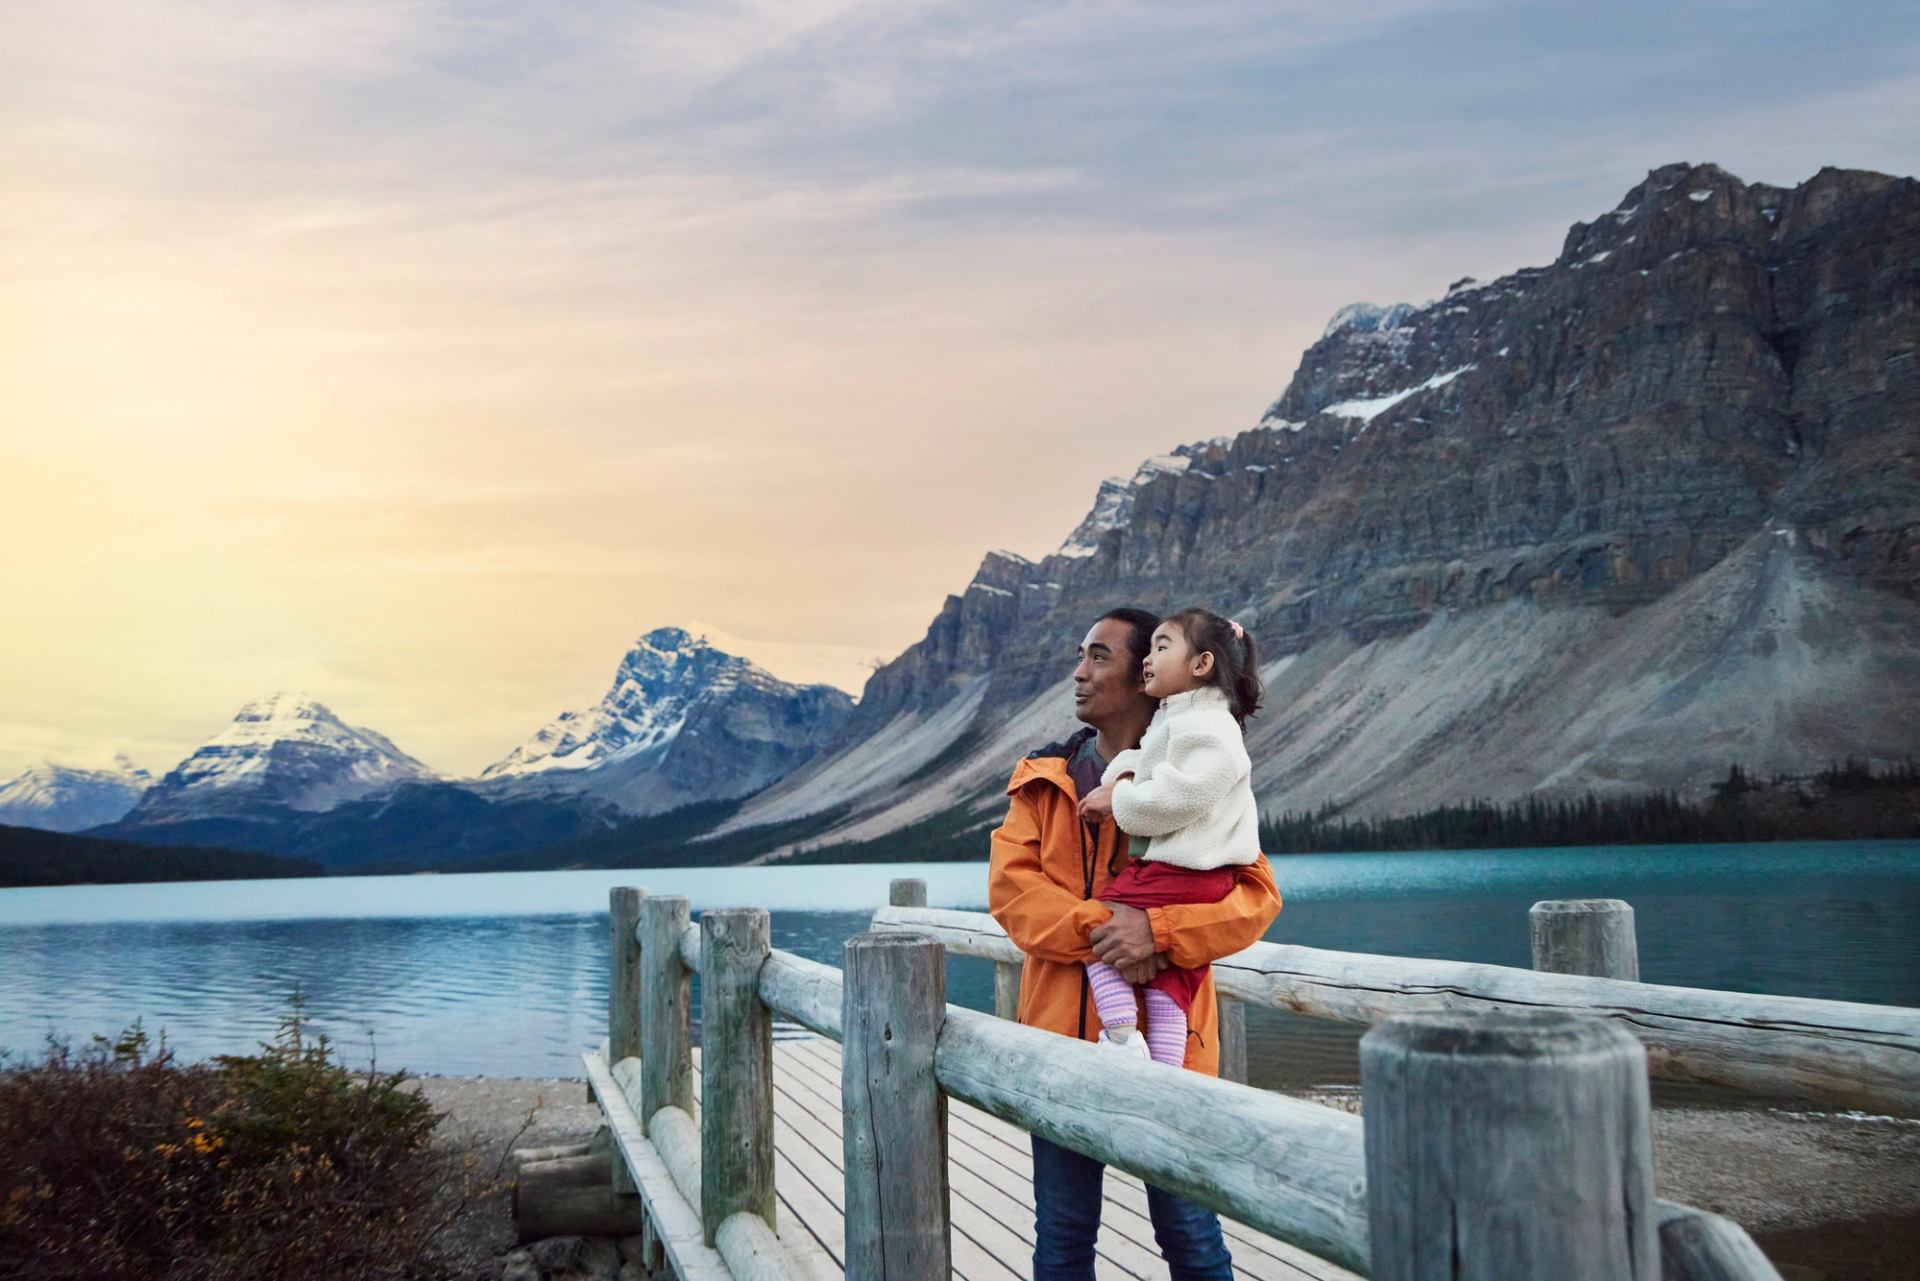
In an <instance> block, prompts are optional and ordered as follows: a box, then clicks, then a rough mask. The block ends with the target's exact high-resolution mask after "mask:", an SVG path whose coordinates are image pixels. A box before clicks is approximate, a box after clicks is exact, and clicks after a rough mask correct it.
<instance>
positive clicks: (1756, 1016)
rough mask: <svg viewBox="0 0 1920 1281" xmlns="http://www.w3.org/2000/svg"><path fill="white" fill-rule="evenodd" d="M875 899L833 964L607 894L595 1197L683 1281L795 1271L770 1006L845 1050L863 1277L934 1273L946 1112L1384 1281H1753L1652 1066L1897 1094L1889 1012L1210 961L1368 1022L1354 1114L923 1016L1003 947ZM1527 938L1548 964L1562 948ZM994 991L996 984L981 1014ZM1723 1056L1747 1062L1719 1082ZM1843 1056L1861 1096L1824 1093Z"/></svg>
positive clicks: (740, 915) (1904, 1063)
mask: <svg viewBox="0 0 1920 1281" xmlns="http://www.w3.org/2000/svg"><path fill="white" fill-rule="evenodd" d="M893 897H894V899H895V902H896V904H898V905H893V906H889V907H887V908H884V909H881V910H880V911H879V912H878V913H877V914H876V916H875V919H874V929H873V931H871V932H869V933H866V934H862V935H858V936H855V937H854V938H851V939H849V940H847V942H846V945H845V950H844V962H845V964H844V969H842V970H836V969H833V968H832V967H830V966H825V965H821V964H819V963H817V962H813V961H809V960H806V959H804V958H801V957H798V956H794V955H792V954H789V953H786V952H782V951H776V950H774V949H772V948H771V947H770V946H769V934H768V918H767V913H766V912H765V911H764V910H762V909H757V908H743V909H726V910H718V909H716V910H710V911H707V912H705V913H703V914H702V916H701V919H700V924H699V926H698V927H695V926H693V925H692V923H691V920H690V913H689V909H688V903H687V900H686V899H684V898H668V897H648V896H646V895H644V894H642V893H641V892H640V891H638V890H631V889H617V890H614V891H613V892H612V899H611V907H612V911H611V930H612V939H611V941H612V955H611V958H610V973H609V979H610V981H609V1000H610V1008H609V1019H608V1049H607V1051H606V1054H605V1057H604V1058H603V1057H602V1056H600V1055H589V1056H587V1066H588V1074H589V1082H590V1088H591V1089H592V1090H593V1092H594V1094H595V1096H596V1097H597V1098H599V1100H600V1102H601V1104H602V1106H603V1108H605V1110H606V1112H607V1116H608V1122H609V1126H610V1128H611V1129H612V1131H613V1134H614V1137H615V1141H616V1145H617V1148H618V1150H619V1153H620V1156H621V1161H618V1162H616V1167H617V1168H618V1167H619V1166H620V1165H621V1164H622V1163H623V1162H624V1164H625V1166H626V1167H627V1168H626V1169H623V1170H620V1171H619V1173H618V1174H617V1175H616V1180H617V1182H616V1186H617V1187H619V1188H621V1189H623V1190H634V1191H637V1194H638V1195H640V1196H641V1197H643V1198H644V1199H645V1201H646V1210H647V1216H646V1217H647V1228H648V1235H649V1238H650V1239H651V1240H652V1241H653V1242H654V1243H655V1246H656V1247H657V1248H658V1249H659V1250H660V1251H661V1252H662V1253H663V1254H664V1256H665V1257H664V1259H663V1261H664V1262H668V1263H670V1264H671V1266H672V1268H673V1270H674V1271H675V1273H676V1274H677V1275H678V1276H679V1277H680V1278H682V1281H697V1279H699V1278H704V1277H715V1278H719V1277H734V1278H743V1279H744V1278H765V1279H767V1281H774V1279H781V1281H785V1279H786V1278H791V1277H795V1276H797V1275H798V1273H799V1269H798V1268H797V1267H796V1266H795V1264H794V1261H793V1260H792V1259H791V1258H789V1257H787V1255H786V1254H785V1252H784V1246H783V1243H782V1242H781V1240H780V1238H779V1237H778V1235H777V1234H776V1231H775V1220H774V1213H773V1204H774V1194H773V1163H774V1141H773V1101H772V1100H773V1091H772V1084H771V1083H772V1073H773V1060H772V1049H771V1034H770V1020H771V1018H773V1017H775V1016H777V1017H779V1018H782V1019H787V1020H791V1021H792V1022H794V1023H798V1024H800V1025H801V1026H803V1027H806V1028H809V1029H811V1030H812V1031H814V1032H817V1033H819V1034H820V1035H822V1036H826V1037H829V1038H832V1039H833V1040H836V1041H839V1042H840V1043H841V1046H842V1057H841V1064H842V1077H841V1091H842V1102H843V1110H844V1122H845V1124H844V1133H843V1139H844V1157H845V1166H844V1170H845V1196H844V1212H845V1234H846V1235H845V1251H844V1259H845V1263H846V1275H847V1276H848V1277H851V1278H858V1279H859V1281H869V1279H873V1278H895V1279H902V1278H913V1279H914V1281H922V1279H924V1278H934V1277H945V1276H947V1275H948V1274H949V1272H950V1270H951V1269H950V1257H951V1256H950V1248H949V1239H950V1232H951V1225H950V1223H949V1221H948V1217H947V1205H948V1189H947V1152H946V1134H947V1127H946V1106H947V1103H946V1100H947V1099H948V1098H955V1099H960V1100H962V1101H964V1102H967V1103H970V1104H972V1105H974V1106H976V1107H979V1108H981V1109H983V1110H985V1111H987V1112H990V1113H992V1114H993V1115H995V1116H998V1117H1001V1118H1003V1119H1005V1120H1007V1121H1009V1122H1011V1123H1013V1124H1014V1125H1017V1126H1019V1127H1021V1128H1023V1129H1026V1130H1029V1131H1031V1132H1032V1133H1034V1134H1038V1135H1041V1136H1042V1137H1045V1138H1047V1139H1049V1140H1051V1141H1053V1142H1055V1143H1059V1144H1062V1145H1064V1146H1067V1147H1069V1148H1072V1149H1074V1150H1076V1151H1079V1152H1082V1153H1085V1154H1087V1155H1089V1156H1092V1157H1094V1158H1096V1159H1098V1160H1100V1161H1103V1162H1105V1163H1107V1164H1109V1165H1113V1166H1116V1167H1118V1168H1120V1169H1123V1170H1126V1171H1128V1172H1130V1173H1132V1174H1135V1175H1137V1176H1139V1177H1140V1178H1141V1179H1143V1180H1146V1181H1147V1182H1149V1183H1151V1184H1154V1185H1156V1186H1158V1187H1161V1188H1165V1189H1167V1190H1169V1191H1171V1192H1174V1193H1177V1194H1179V1195H1181V1196H1184V1197H1187V1198H1189V1199H1191V1200H1193V1201H1195V1202H1197V1203H1199V1204H1201V1205H1204V1206H1206V1207H1208V1208H1210V1209H1213V1210H1216V1211H1218V1212H1219V1213H1221V1214H1224V1215H1226V1216H1228V1217H1229V1218H1232V1219H1235V1220H1238V1221H1239V1222H1241V1223H1244V1224H1247V1225H1248V1226H1250V1227H1253V1228H1255V1229H1257V1230H1259V1231H1262V1232H1265V1233H1268V1234H1270V1235H1272V1236H1274V1237H1277V1238H1279V1239H1281V1240H1283V1241H1286V1242H1288V1243H1290V1244H1292V1245H1295V1246H1297V1247H1300V1248H1302V1249H1305V1250H1307V1251H1309V1252H1311V1253H1313V1254H1315V1255H1318V1256H1319V1257H1321V1258H1324V1259H1327V1260H1329V1261H1331V1262H1333V1263H1336V1264H1339V1265H1341V1266H1343V1267H1346V1268H1349V1269H1352V1270H1353V1271H1355V1272H1359V1273H1362V1274H1365V1275H1371V1276H1372V1277H1374V1278H1377V1279H1379V1281H1399V1279H1405V1281H1414V1279H1416V1278H1418V1279H1421V1281H1425V1279H1426V1278H1439V1277H1454V1276H1467V1275H1475V1276H1497V1277H1508V1276H1512V1277H1523V1276H1524V1277H1554V1278H1558V1279H1560V1281H1602V1279H1603V1278H1604V1279H1605V1281H1619V1279H1623V1278H1630V1279H1632V1281H1655V1279H1664V1281H1778V1273H1776V1272H1775V1271H1774V1269H1773V1267H1772V1266H1771V1265H1770V1264H1769V1263H1768V1262H1767V1261H1766V1259H1765V1258H1764V1256H1763V1255H1762V1254H1761V1253H1760V1251H1759V1250H1758V1248H1757V1247H1755V1246H1754V1244H1753V1243H1752V1241H1751V1240H1750V1239H1749V1238H1748V1237H1747V1235H1746V1233H1745V1232H1744V1231H1743V1230H1742V1229H1740V1228H1739V1227H1738V1226H1737V1225H1735V1224H1733V1223H1731V1222H1729V1221H1728V1220H1725V1219H1722V1218H1720V1217H1718V1216H1715V1215H1712V1214H1707V1213H1704V1212H1701V1211H1698V1210H1694V1209H1691V1208H1688V1207H1685V1206H1679V1205H1673V1204H1670V1203H1667V1202H1662V1201H1658V1200H1657V1199H1656V1198H1655V1196H1654V1191H1653V1188H1654V1184H1653V1155H1652V1142H1651V1137H1650V1106H1649V1101H1648V1092H1647V1077H1648V1072H1649V1068H1652V1069H1653V1070H1654V1071H1662V1072H1666V1073H1667V1074H1670V1075H1674V1074H1677V1075H1692V1076H1702V1077H1704V1078H1705V1079H1720V1080H1727V1081H1728V1082H1729V1083H1736V1084H1738V1083H1759V1084H1760V1085H1761V1088H1766V1089H1769V1090H1776V1089H1779V1088H1780V1087H1781V1086H1782V1084H1783V1083H1786V1084H1796V1083H1797V1084H1798V1085H1799V1086H1800V1087H1801V1088H1802V1089H1803V1090H1804V1091H1807V1092H1809V1097H1814V1096H1816V1095H1814V1094H1813V1093H1812V1092H1816V1091H1823V1092H1826V1093H1825V1094H1820V1095H1818V1097H1829V1096H1830V1095H1832V1094H1833V1093H1834V1092H1841V1093H1844V1094H1845V1098H1846V1099H1847V1100H1848V1101H1853V1100H1857V1099H1861V1098H1873V1099H1887V1098H1893V1099H1900V1100H1906V1101H1907V1103H1908V1105H1909V1106H1910V1104H1911V1101H1912V1100H1913V1098H1914V1097H1915V1095H1914V1090H1915V1082H1914V1076H1915V1067H1914V1064H1915V1063H1920V1058H1916V1057H1915V1056H1914V1055H1913V1053H1912V1050H1913V1047H1914V1045H1915V1043H1916V1042H1915V1041H1914V1030H1915V1024H1914V1020H1915V1019H1916V1017H1920V1016H1917V1015H1916V1013H1915V1012H1914V1011H1906V1010H1889V1009H1884V1008H1882V1007H1875V1006H1863V1005H1848V1004H1844V1003H1838V1002H1820V1001H1793V1000H1787V999H1784V998H1782V999H1777V1000H1772V999H1768V998H1759V997H1754V998H1747V997H1741V996H1737V995H1734V994H1729V993H1706V992H1695V991H1692V990H1690V989H1681V988H1657V987H1652V986H1649V985H1642V984H1636V983H1631V982H1626V981H1622V980H1604V979H1592V978H1577V977H1570V976H1562V975H1556V974H1543V973H1535V972H1532V971H1518V970H1503V969H1501V968H1500V967H1494V966H1467V965H1453V964H1450V963H1444V962H1434V961H1414V960H1406V959H1402V958H1392V957H1377V956H1352V955H1347V954H1342V953H1325V952H1315V951H1314V950H1313V949H1307V948H1292V947H1279V946H1276V945H1270V944H1258V945H1256V946H1255V947H1254V948H1250V949H1248V950H1247V951H1246V952H1243V953H1240V954H1237V955H1236V956H1234V957H1231V958H1228V959H1227V960H1226V961H1224V962H1220V963H1218V971H1217V972H1218V978H1219V984H1220V987H1221V989H1222V991H1223V992H1230V993H1232V994H1233V996H1235V997H1237V998H1238V999H1240V1000H1242V1001H1254V1002H1257V1003H1262V1004H1268V1005H1273V1006H1277V1007H1281V1008H1287V1009H1293V1010H1300V1011H1303V1012H1307V1013H1319V1014H1322V1015H1323V1016H1325V1017H1332V1018H1343V1019H1349V1020H1352V1021H1366V1022H1376V1023H1380V1024H1381V1025H1380V1026H1378V1027H1376V1028H1375V1029H1374V1030H1373V1031H1371V1032H1369V1033H1368V1034H1367V1035H1366V1036H1365V1037H1364V1038H1363V1040H1362V1042H1361V1078H1362V1094H1363V1116H1364V1121H1363V1120H1362V1118H1361V1117H1355V1116H1351V1115H1349V1114H1347V1113H1345V1112H1341V1111H1337V1110H1334V1109H1331V1108H1325V1107H1321V1106H1318V1105H1316V1104H1312V1103H1308V1102H1304V1101H1301V1100H1297V1099H1292V1098H1288V1097H1286V1096H1283V1095H1279V1094H1274V1093H1269V1092H1266V1091H1262V1090H1254V1089H1250V1088H1248V1087H1246V1086H1244V1085H1241V1084H1237V1083H1235V1082H1231V1081H1224V1080H1215V1079H1212V1078H1209V1077H1205V1076H1202V1075H1199V1074H1196V1073H1189V1072H1179V1071H1173V1070H1170V1069H1167V1068H1165V1067H1161V1066H1159V1065H1157V1064H1151V1063H1135V1062H1131V1061H1127V1060H1122V1059H1117V1058H1116V1056H1113V1055H1107V1054H1102V1053H1100V1052H1099V1051H1098V1050H1097V1049H1095V1048H1094V1047H1093V1046H1091V1045H1088V1044H1085V1043H1082V1042H1079V1041H1075V1040H1073V1039H1070V1038H1066V1037H1061V1036H1057V1035H1054V1034H1052V1033H1048V1032H1043V1031H1039V1030H1037V1029H1033V1028H1028V1027H1023V1026H1020V1025H1019V1024H1017V1023H1015V1022H1012V1021H1010V1020H1008V1019H1006V1018H997V1017H994V1016H990V1015H987V1014H983V1013H979V1012H976V1011H972V1010H965V1009H960V1008H957V1007H954V1006H950V1005H947V1004H946V1000H945V986H946V984H945V957H946V954H947V953H948V952H949V951H952V952H954V953H956V954H962V955H969V956H979V957H985V958H987V959H990V960H993V961H995V962H996V963H997V964H998V965H1000V966H1003V967H1005V966H1013V965H1016V964H1017V962H1018V953H1017V951H1014V950H1013V949H1012V945H1011V944H1010V943H1009V942H1008V941H1007V939H1006V937H1005V935H1004V933H1002V932H1001V931H1000V930H999V927H998V926H997V925H995V924H994V923H993V922H992V920H991V919H990V918H987V917H983V916H981V915H979V914H977V913H967V912H941V911H933V910H930V909H927V908H926V907H925V906H924V903H925V897H924V889H923V888H917V887H916V884H915V883H912V882H907V883H899V884H896V887H895V892H894V895H893ZM1542 906H1543V907H1547V908H1552V907H1555V906H1557V905H1551V904H1548V905H1542ZM1613 924H1614V925H1617V924H1618V922H1617V921H1615V922H1613ZM1601 925H1602V926H1603V927H1604V926H1606V922H1604V921H1602V922H1601ZM1548 933H1549V934H1551V933H1552V932H1551V931H1548ZM1616 941H1617V940H1616ZM1562 943H1564V940H1562ZM1548 944H1549V945H1548V946H1547V947H1546V952H1545V959H1546V960H1547V961H1552V960H1553V959H1554V958H1555V957H1556V956H1559V957H1563V958H1564V956H1566V955H1571V954H1576V953H1578V952H1579V951H1580V949H1577V948H1576V949H1571V950H1570V949H1568V948H1566V947H1564V946H1560V945H1556V944H1553V942H1552V940H1551V938H1550V939H1549V940H1548ZM1589 951H1591V952H1592V953H1593V954H1594V955H1602V956H1604V955H1606V953H1607V949H1605V948H1598V949H1589ZM1537 955H1538V953H1537ZM1614 955H1615V958H1616V962H1617V958H1618V949H1617V948H1615V949H1614ZM694 973H698V974H699V975H700V976H701V984H702V1004H703V1010H702V1020H701V1026H702V1033H703V1043H704V1049H703V1052H702V1056H701V1065H700V1070H701V1073H702V1089H703V1097H702V1106H701V1107H700V1109H699V1112H700V1115H699V1119H698V1120H696V1119H695V1118H694V1115H693V1112H694V1108H693V1098H692V1082H693V1076H692V1073H693V1067H692V1048H691V1036H690V1023H691V1011H690V1000H689V995H690V994H689V976H690V975H691V974H694ZM1006 973H1007V970H1006V969H1004V968H1003V969H1001V970H1000V971H999V974H1001V975H1005V974H1006ZM1016 973H1017V971H1016ZM1523 980H1524V981H1523ZM1010 987H1011V989H1012V991H1013V992H1014V993H1017V984H1009V983H1008V982H1006V981H1005V979H1004V978H1002V979H1000V980H999V981H997V982H996V1001H995V1004H996V1007H997V1008H999V1009H1001V1010H1003V1011H1006V1010H1009V1009H1010V1007H1009V1005H1008V1004H1007V1003H1006V1002H1007V999H1008V990H1009V988H1010ZM1715 1011H1717V1012H1718V1013H1717V1015H1716V1014H1715V1013H1714V1012H1715ZM1596 1016H1597V1017H1596ZM1712 1023H1717V1024H1718V1026H1719V1029H1720V1030H1719V1031H1718V1032H1709V1031H1707V1030H1706V1026H1707V1025H1708V1024H1712ZM1643 1040H1644V1041H1645V1042H1646V1045H1644V1046H1643V1043H1642V1042H1643ZM1743 1044H1744V1045H1745V1046H1747V1048H1748V1051H1749V1052H1750V1053H1751V1054H1752V1055H1753V1056H1754V1057H1755V1058H1756V1059H1758V1060H1760V1061H1761V1062H1762V1063H1763V1064H1765V1065H1766V1066H1763V1067H1761V1068H1758V1069H1754V1070H1752V1071H1749V1072H1747V1073H1746V1074H1744V1075H1742V1074H1741V1073H1739V1072H1736V1071H1733V1070H1731V1069H1728V1068H1726V1066H1725V1065H1726V1064H1727V1062H1728V1061H1729V1060H1730V1058H1731V1057H1732V1048H1731V1047H1738V1046H1740V1045H1743ZM1835 1046H1838V1047H1840V1048H1838V1049H1835V1048H1834V1047H1835ZM1649 1047H1652V1052H1650V1049H1649ZM1901 1054H1905V1055H1906V1056H1907V1057H1905V1058H1904V1059H1903V1058H1900V1057H1899V1056H1900V1055H1901ZM1849 1063H1850V1064H1853V1065H1855V1066H1856V1067H1858V1068H1859V1069H1860V1070H1861V1072H1862V1073H1863V1075H1864V1076H1865V1078H1867V1079H1869V1080H1870V1082H1871V1084H1870V1085H1868V1086H1864V1087H1858V1088H1856V1089H1854V1090H1853V1091H1852V1092H1850V1093H1849V1092H1846V1091H1844V1090H1843V1088H1842V1086H1841V1085H1839V1084H1838V1078H1839V1075H1840V1074H1841V1071H1842V1067H1843V1066H1844V1065H1845V1064H1849ZM629 1172H630V1173H629Z"/></svg>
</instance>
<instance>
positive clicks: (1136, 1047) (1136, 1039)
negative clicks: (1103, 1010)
mask: <svg viewBox="0 0 1920 1281" xmlns="http://www.w3.org/2000/svg"><path fill="white" fill-rule="evenodd" d="M1095 1044H1097V1045H1098V1046H1099V1047H1100V1048H1101V1049H1103V1050H1107V1051H1110V1052H1112V1053H1114V1054H1124V1055H1126V1056H1127V1057H1128V1058H1132V1059H1138V1060H1140V1062H1142V1063H1151V1062H1153V1051H1152V1050H1149V1049H1148V1048H1147V1038H1146V1037H1144V1036H1142V1035H1141V1034H1140V1033H1139V1032H1135V1033H1134V1034H1133V1035H1132V1036H1130V1037H1128V1038H1127V1039H1126V1040H1124V1041H1116V1040H1114V1039H1113V1038H1112V1037H1110V1036H1108V1035H1107V1031H1106V1029H1105V1028H1102V1029H1100V1039H1099V1040H1098V1041H1097V1042H1095Z"/></svg>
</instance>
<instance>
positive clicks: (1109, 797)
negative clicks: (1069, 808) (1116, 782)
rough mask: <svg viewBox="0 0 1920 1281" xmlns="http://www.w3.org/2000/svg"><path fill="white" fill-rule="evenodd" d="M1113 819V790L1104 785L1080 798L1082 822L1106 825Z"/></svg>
mask: <svg viewBox="0 0 1920 1281" xmlns="http://www.w3.org/2000/svg"><path fill="white" fill-rule="evenodd" d="M1112 817H1113V789H1112V788H1111V787H1108V786H1106V785H1105V784H1102V785H1101V786H1099V787H1096V788H1094V789H1093V790H1092V791H1091V792H1088V793H1087V794H1086V795H1085V796H1083V797H1081V798H1080V821H1081V822H1082V823H1104V822H1106V821H1107V820H1108V819H1110V818H1112Z"/></svg>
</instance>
